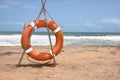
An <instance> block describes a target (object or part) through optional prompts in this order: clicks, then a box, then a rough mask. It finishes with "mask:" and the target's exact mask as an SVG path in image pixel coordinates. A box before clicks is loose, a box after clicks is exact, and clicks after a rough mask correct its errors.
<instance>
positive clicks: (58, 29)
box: [53, 27, 61, 33]
mask: <svg viewBox="0 0 120 80" xmlns="http://www.w3.org/2000/svg"><path fill="white" fill-rule="evenodd" d="M60 30H61V28H60V27H58V28H57V29H55V30H54V31H53V32H54V33H57V32H58V31H60Z"/></svg>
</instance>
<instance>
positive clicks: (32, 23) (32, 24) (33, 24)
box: [30, 22, 37, 30]
mask: <svg viewBox="0 0 120 80" xmlns="http://www.w3.org/2000/svg"><path fill="white" fill-rule="evenodd" d="M30 25H31V26H32V27H33V28H34V30H36V29H37V27H36V26H35V23H34V22H31V23H30Z"/></svg>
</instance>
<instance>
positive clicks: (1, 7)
mask: <svg viewBox="0 0 120 80" xmlns="http://www.w3.org/2000/svg"><path fill="white" fill-rule="evenodd" d="M5 8H9V6H8V5H0V9H5Z"/></svg>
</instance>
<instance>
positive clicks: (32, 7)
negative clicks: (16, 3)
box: [23, 5, 36, 9]
mask: <svg viewBox="0 0 120 80" xmlns="http://www.w3.org/2000/svg"><path fill="white" fill-rule="evenodd" d="M23 8H25V9H35V8H36V6H32V5H24V6H23Z"/></svg>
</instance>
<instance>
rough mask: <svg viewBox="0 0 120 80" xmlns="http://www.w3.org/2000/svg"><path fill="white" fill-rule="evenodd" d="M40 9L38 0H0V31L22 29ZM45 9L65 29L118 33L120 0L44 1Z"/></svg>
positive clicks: (119, 28)
mask: <svg viewBox="0 0 120 80" xmlns="http://www.w3.org/2000/svg"><path fill="white" fill-rule="evenodd" d="M40 9H41V0H0V32H2V31H16V32H17V31H22V30H23V26H24V23H30V22H32V21H33V20H35V19H36V18H37V16H38V14H39V11H40ZM46 9H47V10H48V12H49V13H50V14H51V16H52V17H53V18H54V20H55V22H56V23H57V24H59V25H60V27H61V28H62V30H63V31H64V32H120V0H47V3H46ZM40 18H43V17H42V16H41V17H40ZM47 19H50V18H49V17H48V16H47Z"/></svg>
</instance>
